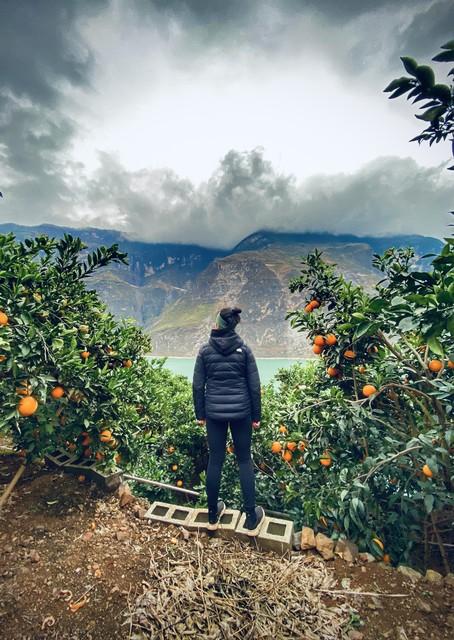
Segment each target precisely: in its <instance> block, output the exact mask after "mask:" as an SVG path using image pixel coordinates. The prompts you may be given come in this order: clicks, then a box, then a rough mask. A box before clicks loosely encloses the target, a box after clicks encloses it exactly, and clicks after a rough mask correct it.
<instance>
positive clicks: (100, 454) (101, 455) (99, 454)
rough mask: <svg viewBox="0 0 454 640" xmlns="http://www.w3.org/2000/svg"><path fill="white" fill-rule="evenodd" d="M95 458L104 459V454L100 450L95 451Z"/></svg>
mask: <svg viewBox="0 0 454 640" xmlns="http://www.w3.org/2000/svg"><path fill="white" fill-rule="evenodd" d="M95 458H96V460H104V454H103V453H101V451H97V452H96V455H95Z"/></svg>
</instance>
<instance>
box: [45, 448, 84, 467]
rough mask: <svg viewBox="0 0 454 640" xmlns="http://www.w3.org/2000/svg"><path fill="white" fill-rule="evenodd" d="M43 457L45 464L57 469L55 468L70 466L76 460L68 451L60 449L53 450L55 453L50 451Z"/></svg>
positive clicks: (75, 456)
mask: <svg viewBox="0 0 454 640" xmlns="http://www.w3.org/2000/svg"><path fill="white" fill-rule="evenodd" d="M44 457H45V460H46V462H47V463H48V464H49V465H50V466H51V467H57V468H60V467H64V466H65V465H67V464H70V463H72V462H74V461H75V460H76V459H77V455H74V454H72V453H69V452H68V451H66V449H63V448H62V447H59V448H58V449H55V451H52V453H48V454H46V455H45V456H44Z"/></svg>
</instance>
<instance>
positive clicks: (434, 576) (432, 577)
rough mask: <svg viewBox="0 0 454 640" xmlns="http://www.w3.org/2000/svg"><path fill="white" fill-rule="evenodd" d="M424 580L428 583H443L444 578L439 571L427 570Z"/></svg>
mask: <svg viewBox="0 0 454 640" xmlns="http://www.w3.org/2000/svg"><path fill="white" fill-rule="evenodd" d="M424 580H425V581H426V582H443V576H442V575H441V573H438V571H434V570H433V569H427V571H426V575H425V576H424Z"/></svg>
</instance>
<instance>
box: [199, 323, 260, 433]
mask: <svg viewBox="0 0 454 640" xmlns="http://www.w3.org/2000/svg"><path fill="white" fill-rule="evenodd" d="M192 391H193V398H194V407H195V414H196V418H197V420H204V419H206V418H211V419H213V420H238V419H241V418H246V417H247V416H251V420H252V421H253V422H259V421H260V417H261V416H260V414H261V396H260V377H259V372H258V369H257V363H256V361H255V358H254V355H253V353H252V351H251V350H250V348H249V347H248V346H247V345H246V344H245V343H244V342H243V340H242V339H241V338H240V336H239V335H238V334H237V333H235V330H234V329H231V328H227V329H212V331H211V336H210V340H209V342H208V343H207V344H204V345H203V346H202V347H201V348H200V351H199V353H198V356H197V359H196V363H195V368H194V379H193V384H192Z"/></svg>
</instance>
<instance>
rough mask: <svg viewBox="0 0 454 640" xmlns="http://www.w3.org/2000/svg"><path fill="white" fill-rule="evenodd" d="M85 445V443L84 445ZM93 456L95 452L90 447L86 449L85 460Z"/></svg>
mask: <svg viewBox="0 0 454 640" xmlns="http://www.w3.org/2000/svg"><path fill="white" fill-rule="evenodd" d="M82 444H83V443H82ZM92 455H93V451H92V450H91V449H90V447H88V448H87V449H85V451H84V458H91V457H92Z"/></svg>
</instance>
